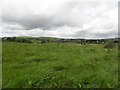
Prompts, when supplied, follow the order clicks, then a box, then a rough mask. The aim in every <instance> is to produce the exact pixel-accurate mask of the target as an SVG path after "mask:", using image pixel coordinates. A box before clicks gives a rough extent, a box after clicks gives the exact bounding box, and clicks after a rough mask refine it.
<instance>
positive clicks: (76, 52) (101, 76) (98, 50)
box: [3, 42, 118, 88]
mask: <svg viewBox="0 0 120 90" xmlns="http://www.w3.org/2000/svg"><path fill="white" fill-rule="evenodd" d="M117 64H118V51H117V48H113V49H112V50H111V51H110V52H108V51H107V50H106V49H105V48H104V47H103V45H89V44H88V45H78V44H25V43H15V42H14V43H13V42H4V43H3V88H10V87H13V88H18V87H33V88H70V87H71V88H99V87H100V88H107V87H108V88H111V87H118V65H117Z"/></svg>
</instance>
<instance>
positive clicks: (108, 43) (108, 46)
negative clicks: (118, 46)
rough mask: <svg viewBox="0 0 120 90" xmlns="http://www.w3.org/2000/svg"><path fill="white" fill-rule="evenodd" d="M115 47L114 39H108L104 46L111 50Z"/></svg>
mask: <svg viewBox="0 0 120 90" xmlns="http://www.w3.org/2000/svg"><path fill="white" fill-rule="evenodd" d="M114 47H115V43H114V41H108V42H106V44H105V45H104V48H106V49H107V50H108V51H110V49H112V48H114Z"/></svg>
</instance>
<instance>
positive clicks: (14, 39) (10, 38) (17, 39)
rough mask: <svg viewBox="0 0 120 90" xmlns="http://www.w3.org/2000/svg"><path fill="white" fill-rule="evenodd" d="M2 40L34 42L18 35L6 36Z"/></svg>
mask: <svg viewBox="0 0 120 90" xmlns="http://www.w3.org/2000/svg"><path fill="white" fill-rule="evenodd" d="M2 41H8V42H20V43H32V42H31V41H30V40H28V39H25V38H16V37H5V38H3V39H2Z"/></svg>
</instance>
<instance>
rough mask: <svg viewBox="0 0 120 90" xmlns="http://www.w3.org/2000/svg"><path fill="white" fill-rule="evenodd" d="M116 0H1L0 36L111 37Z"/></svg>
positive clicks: (115, 32)
mask: <svg viewBox="0 0 120 90" xmlns="http://www.w3.org/2000/svg"><path fill="white" fill-rule="evenodd" d="M118 1H119V0H2V2H1V5H0V6H1V11H0V16H1V19H2V20H1V23H0V30H1V31H0V36H1V37H3V36H45V37H61V38H112V37H117V36H118Z"/></svg>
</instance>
